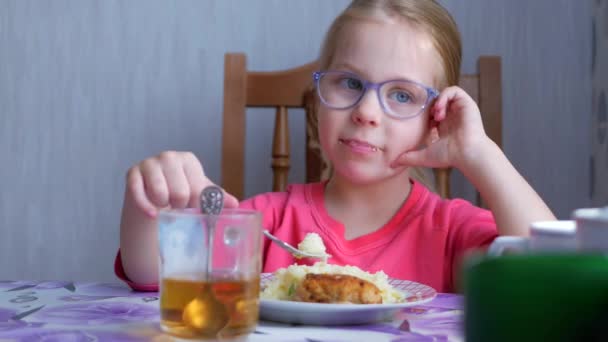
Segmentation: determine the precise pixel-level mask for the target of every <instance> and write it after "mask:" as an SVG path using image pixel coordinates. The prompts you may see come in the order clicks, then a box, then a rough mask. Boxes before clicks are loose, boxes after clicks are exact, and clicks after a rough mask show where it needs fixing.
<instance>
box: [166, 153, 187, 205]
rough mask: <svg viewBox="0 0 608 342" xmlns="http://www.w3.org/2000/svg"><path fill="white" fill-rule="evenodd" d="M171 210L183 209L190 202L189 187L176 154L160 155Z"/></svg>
mask: <svg viewBox="0 0 608 342" xmlns="http://www.w3.org/2000/svg"><path fill="white" fill-rule="evenodd" d="M160 158H161V163H162V168H163V174H164V175H165V181H166V182H167V187H168V191H169V205H171V208H185V207H186V206H187V205H188V202H189V201H190V185H189V182H188V178H187V177H186V174H185V173H184V169H183V167H182V161H181V160H180V158H179V156H178V155H177V154H167V155H161V157H160Z"/></svg>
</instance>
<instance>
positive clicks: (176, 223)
mask: <svg viewBox="0 0 608 342" xmlns="http://www.w3.org/2000/svg"><path fill="white" fill-rule="evenodd" d="M192 216H194V218H193V217H192ZM202 216H204V215H200V214H197V213H188V212H183V211H181V212H175V211H166V212H163V213H161V215H160V217H159V239H160V240H159V246H160V256H161V286H160V309H161V327H162V329H163V330H164V331H165V332H167V333H168V334H170V335H173V336H177V337H181V338H191V339H217V338H222V339H223V338H227V339H229V338H235V337H239V336H244V335H247V334H249V333H251V332H253V330H254V329H255V327H256V324H257V322H258V316H259V292H260V269H261V263H260V261H261V255H260V253H261V248H260V247H261V218H260V216H259V215H258V214H257V212H254V211H244V210H225V211H224V212H222V213H221V214H220V215H219V216H218V217H217V220H216V223H215V229H213V231H210V230H209V229H208V227H207V226H206V222H208V221H207V220H205V219H204V218H203V217H202ZM209 234H213V238H212V239H208V238H209ZM207 241H212V243H213V248H211V249H209V248H208V247H207V245H206V242H207ZM208 251H212V252H211V255H210V256H207V252H208ZM208 257H210V264H211V265H212V268H211V273H207V258H208Z"/></svg>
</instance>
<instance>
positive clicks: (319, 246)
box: [298, 233, 327, 262]
mask: <svg viewBox="0 0 608 342" xmlns="http://www.w3.org/2000/svg"><path fill="white" fill-rule="evenodd" d="M298 249H299V250H301V251H302V252H304V253H309V254H316V255H325V256H326V257H325V259H324V261H325V262H327V252H326V248H325V244H323V239H321V237H320V236H319V234H317V233H308V234H306V236H305V237H304V240H302V241H301V242H300V243H299V244H298Z"/></svg>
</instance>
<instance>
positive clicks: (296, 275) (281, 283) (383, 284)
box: [260, 235, 405, 304]
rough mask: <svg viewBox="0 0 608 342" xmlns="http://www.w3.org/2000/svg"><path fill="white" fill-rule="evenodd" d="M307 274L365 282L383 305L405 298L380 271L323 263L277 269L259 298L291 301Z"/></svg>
mask: <svg viewBox="0 0 608 342" xmlns="http://www.w3.org/2000/svg"><path fill="white" fill-rule="evenodd" d="M317 236H318V235H317ZM319 239H320V238H319ZM321 243H322V242H321ZM324 249H325V248H324ZM307 273H316V274H347V275H351V276H355V277H358V278H361V279H364V280H367V281H369V282H371V283H372V284H374V285H376V287H378V289H379V290H380V294H381V296H382V303H383V304H391V303H399V302H401V301H403V299H404V297H405V294H404V293H403V292H400V291H398V290H395V289H394V288H393V287H392V286H391V285H390V284H389V283H388V276H387V275H386V274H385V273H384V272H382V271H380V272H376V273H374V274H371V273H369V272H365V271H363V270H362V269H360V268H358V267H356V266H338V265H329V264H327V263H324V262H317V263H316V264H314V265H313V266H307V265H291V266H289V267H287V268H281V269H278V270H277V271H276V272H275V273H274V279H273V280H271V281H269V282H268V283H267V284H266V286H265V288H264V290H263V291H262V293H261V294H260V297H261V298H263V299H278V300H291V299H292V298H293V295H294V294H295V289H296V287H297V286H298V284H300V283H301V282H302V280H303V279H304V277H305V276H306V274H307Z"/></svg>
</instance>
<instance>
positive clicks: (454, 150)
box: [391, 86, 489, 170]
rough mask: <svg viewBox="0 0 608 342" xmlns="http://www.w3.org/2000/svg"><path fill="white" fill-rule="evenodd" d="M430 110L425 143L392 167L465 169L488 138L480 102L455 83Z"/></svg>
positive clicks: (395, 162) (407, 153) (408, 152)
mask: <svg viewBox="0 0 608 342" xmlns="http://www.w3.org/2000/svg"><path fill="white" fill-rule="evenodd" d="M429 113H430V120H431V130H430V133H429V137H428V139H427V142H426V146H424V147H423V148H422V149H419V150H413V151H407V152H405V153H403V154H401V155H400V156H399V157H398V158H397V159H396V160H395V161H394V162H393V163H392V165H391V166H392V167H400V166H424V167H434V168H438V167H452V166H453V167H456V168H458V169H461V170H462V168H463V167H465V165H466V163H468V162H469V161H471V160H472V158H475V157H476V156H477V152H476V151H478V149H479V148H481V147H482V146H483V145H484V144H486V143H487V142H488V140H489V138H488V136H487V135H486V133H485V131H484V129H483V123H482V121H481V114H480V113H479V108H478V107H477V104H476V103H475V101H474V100H473V99H472V98H471V97H470V96H469V95H468V94H467V93H466V92H465V91H464V90H462V89H461V88H459V87H456V86H453V87H448V88H446V89H444V90H443V91H442V92H441V94H439V97H437V99H436V100H435V102H434V104H433V105H432V106H431V108H430V110H429Z"/></svg>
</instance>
